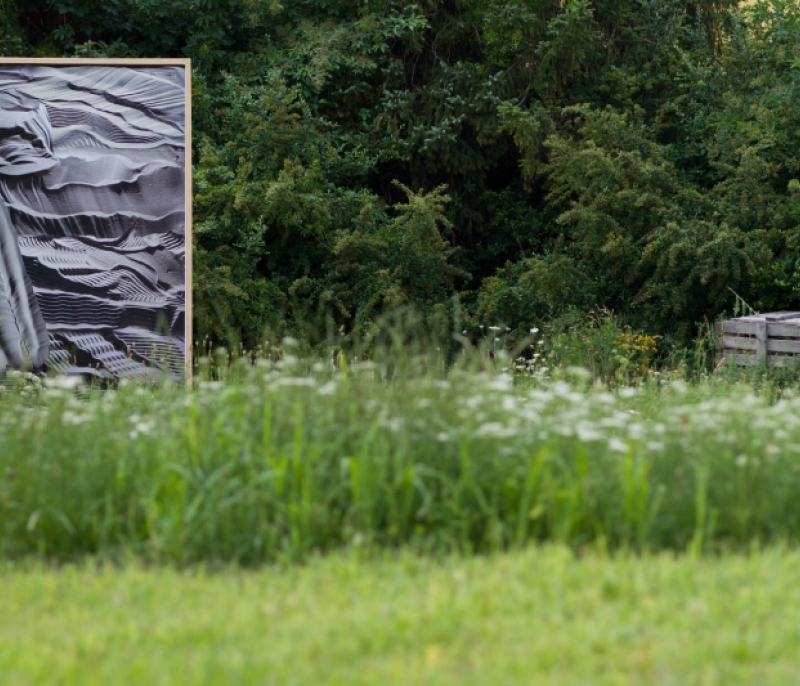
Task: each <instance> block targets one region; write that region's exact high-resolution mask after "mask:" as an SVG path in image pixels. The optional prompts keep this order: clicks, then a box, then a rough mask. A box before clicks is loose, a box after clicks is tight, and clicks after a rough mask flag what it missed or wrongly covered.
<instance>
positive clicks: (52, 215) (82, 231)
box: [0, 58, 192, 380]
mask: <svg viewBox="0 0 800 686" xmlns="http://www.w3.org/2000/svg"><path fill="white" fill-rule="evenodd" d="M190 91H191V67H190V63H189V61H188V60H95V59H69V60H38V59H4V58H0V374H2V373H3V372H4V371H5V370H6V369H14V368H16V369H24V370H30V371H35V372H56V373H66V374H80V375H90V376H93V377H99V378H100V379H109V380H110V379H119V378H143V379H148V378H158V377H162V376H164V375H165V374H166V375H170V376H172V377H175V378H182V377H184V376H185V375H186V374H187V372H188V371H189V370H188V367H187V360H188V359H189V358H190V355H188V354H187V346H189V350H190V349H191V348H190V346H191V340H192V336H191V321H192V317H191V293H192V283H191V273H192V272H191V246H192V241H191V109H190V103H191V99H190V98H191V92H190Z"/></svg>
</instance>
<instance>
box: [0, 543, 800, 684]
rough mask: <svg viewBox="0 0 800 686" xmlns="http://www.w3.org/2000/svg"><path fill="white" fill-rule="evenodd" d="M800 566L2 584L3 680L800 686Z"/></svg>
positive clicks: (383, 571)
mask: <svg viewBox="0 0 800 686" xmlns="http://www.w3.org/2000/svg"><path fill="white" fill-rule="evenodd" d="M798 568H800V553H796V552H779V551H776V550H772V551H768V552H761V553H756V554H753V555H751V556H740V555H729V556H723V557H718V558H715V557H710V556H704V557H699V558H693V557H690V556H686V555H683V556H678V557H676V556H674V555H668V554H664V555H659V556H644V557H635V556H626V555H620V556H617V557H615V558H611V557H610V556H608V555H605V554H600V553H589V554H586V555H583V556H581V557H580V558H576V557H575V555H574V554H573V553H571V552H569V551H568V550H567V549H566V548H563V547H552V546H546V547H541V548H537V549H531V550H528V551H525V552H517V553H506V554H502V555H490V556H485V557H472V558H463V557H449V558H445V559H443V560H439V561H435V560H432V559H430V558H421V557H418V556H413V555H411V554H409V553H402V554H400V555H399V556H394V557H392V556H384V557H380V558H378V559H377V560H376V559H374V558H373V559H372V560H371V561H363V560H362V561H359V559H358V555H357V554H354V553H352V552H350V553H338V554H336V555H334V556H332V557H329V558H325V559H319V558H317V559H312V560H311V561H310V562H309V563H308V564H307V565H303V566H292V567H286V568H284V570H283V571H281V570H280V569H279V568H276V567H267V568H262V569H261V570H259V571H243V572H239V571H233V570H231V569H230V568H229V569H228V571H223V572H216V573H204V572H202V571H198V570H197V568H195V569H194V571H189V572H186V571H183V572H181V571H175V570H174V569H173V568H170V567H166V566H159V567H155V568H150V569H144V568H141V567H138V566H136V565H132V564H128V565H126V566H124V567H123V568H121V569H119V568H116V569H114V568H108V567H106V568H104V569H101V570H98V569H95V568H92V567H91V565H85V566H84V567H83V568H75V567H66V568H62V569H60V570H58V571H54V570H53V569H47V568H45V567H43V566H41V565H40V563H36V564H35V565H34V566H33V567H31V566H25V565H23V566H22V567H19V566H18V567H16V568H14V567H10V566H8V563H6V567H5V568H3V569H2V570H1V571H0V675H2V683H4V684H9V685H15V686H16V685H20V686H22V685H24V684H35V685H36V686H40V685H44V684H63V685H67V684H80V685H81V686H88V685H90V684H103V685H106V684H115V685H121V684H146V685H147V686H155V685H157V684H237V685H238V684H282V685H283V684H285V685H287V686H288V685H290V684H309V685H314V686H317V685H319V684H348V685H350V684H370V685H372V684H376V685H377V684H404V685H406V684H425V685H426V686H427V685H431V684H459V685H463V684H481V685H488V684H558V685H559V686H563V685H567V684H581V685H582V686H583V685H586V684H591V685H598V686H599V685H605V684H608V685H611V684H614V685H616V684H665V685H666V684H676V685H678V684H680V685H681V686H683V685H690V684H704V685H705V684H724V685H725V686H729V685H731V684H759V685H762V684H791V683H796V680H797V674H798V668H800V621H798V607H800V585H798V584H797V569H798Z"/></svg>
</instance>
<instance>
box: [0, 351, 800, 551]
mask: <svg viewBox="0 0 800 686" xmlns="http://www.w3.org/2000/svg"><path fill="white" fill-rule="evenodd" d="M425 360H427V361H425ZM501 364H502V363H501ZM569 373H570V374H572V376H571V378H567V377H564V378H562V379H554V378H553V377H552V376H547V375H542V374H534V376H533V378H527V377H526V378H522V379H521V380H520V379H517V380H516V381H515V379H514V378H513V377H511V376H509V374H508V373H503V372H501V371H487V370H486V369H484V370H474V369H473V370H470V368H469V365H460V366H459V365H455V366H451V367H448V368H445V366H444V365H443V364H441V361H440V360H436V359H434V360H433V361H431V359H430V358H425V357H424V356H423V357H420V358H416V361H414V359H411V358H409V359H406V360H405V361H404V362H403V363H402V364H400V363H398V364H396V365H394V366H393V367H391V368H389V367H387V366H385V365H381V364H375V363H359V364H347V363H346V362H345V360H343V359H342V360H340V363H339V364H337V365H331V364H330V363H328V362H325V363H322V362H313V361H306V360H298V359H295V358H293V357H292V356H290V355H286V356H284V357H283V358H282V359H280V360H278V361H268V360H263V359H262V360H260V361H258V362H257V363H256V364H255V365H251V364H250V363H237V364H234V365H233V366H232V367H230V368H229V369H228V371H227V378H226V379H224V380H209V378H210V376H209V375H208V374H205V378H206V380H202V378H201V379H200V380H198V381H197V382H196V384H195V388H194V389H193V390H186V389H185V388H182V387H180V386H177V385H174V384H168V383H167V384H164V385H160V386H157V387H142V386H136V385H125V384H123V385H121V386H120V388H118V389H116V390H106V391H96V390H91V389H88V388H84V387H78V388H72V387H71V382H69V381H64V380H59V379H55V380H51V381H49V382H48V381H45V382H44V384H43V385H41V384H40V383H39V382H38V380H32V379H30V378H28V379H26V378H24V377H17V381H16V387H13V388H12V387H8V386H7V387H6V389H5V391H4V392H2V393H0V555H3V556H5V557H19V556H30V555H39V556H44V557H46V558H49V559H56V560H66V559H74V558H76V557H80V556H84V555H100V556H109V557H116V556H121V555H129V554H133V555H135V556H138V557H142V558H145V559H148V560H152V561H171V562H175V563H178V564H184V563H192V562H195V561H199V560H209V561H214V560H218V561H236V562H238V563H241V564H258V563H262V562H268V561H281V560H285V561H291V560H297V559H302V558H303V557H304V556H306V555H308V554H309V553H311V552H312V551H318V552H324V551H329V550H331V549H334V548H337V547H340V546H361V547H365V548H370V547H394V546H411V547H413V548H416V549H419V550H422V551H430V552H452V551H459V552H465V553H471V552H481V551H491V550H498V549H507V548H516V547H523V546H526V545H528V544H531V543H532V542H538V541H558V542H563V543H566V544H569V545H572V546H577V547H580V546H600V547H603V548H608V549H618V548H626V549H634V550H640V549H649V550H661V549H675V550H686V549H690V550H693V551H696V552H700V551H702V550H716V549H727V548H736V549H746V548H749V547H750V546H751V545H753V544H754V543H759V542H760V543H771V542H775V541H780V542H786V543H794V542H796V541H800V398H796V397H794V396H793V395H792V393H791V391H787V392H785V393H783V397H782V398H781V399H779V400H778V401H777V402H771V400H770V399H769V398H767V397H765V395H764V394H758V393H756V391H754V390H753V387H752V386H749V385H745V384H737V383H734V382H732V381H730V380H725V379H716V378H709V379H706V380H704V381H700V382H697V383H695V384H693V385H687V384H686V383H685V382H684V381H681V380H678V379H675V380H665V379H664V377H659V376H655V375H647V376H646V377H644V378H643V379H641V380H639V381H638V382H637V384H635V385H632V386H622V387H619V388H616V389H613V390H609V389H608V388H607V387H605V386H601V385H598V384H595V383H592V380H591V379H588V378H585V377H586V373H585V372H583V371H582V370H579V369H576V370H570V372H569ZM203 376H204V375H203V373H202V370H201V374H200V377H203ZM223 376H225V375H223Z"/></svg>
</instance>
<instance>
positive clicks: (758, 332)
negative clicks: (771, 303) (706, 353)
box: [715, 312, 800, 367]
mask: <svg viewBox="0 0 800 686" xmlns="http://www.w3.org/2000/svg"><path fill="white" fill-rule="evenodd" d="M715 328H716V331H717V333H718V334H721V335H720V336H719V338H718V339H717V348H719V349H720V351H721V353H720V356H719V359H721V360H724V361H726V362H731V361H732V362H733V363H734V364H740V365H754V364H766V365H767V366H768V367H786V366H788V365H792V364H797V363H798V362H800V312H767V313H765V314H753V315H748V316H746V317H737V318H736V319H730V320H728V321H726V322H717V324H716V326H715Z"/></svg>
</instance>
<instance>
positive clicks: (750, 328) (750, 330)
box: [722, 321, 780, 336]
mask: <svg viewBox="0 0 800 686" xmlns="http://www.w3.org/2000/svg"><path fill="white" fill-rule="evenodd" d="M757 324H758V322H733V321H732V322H723V324H722V328H723V331H724V332H725V333H743V334H745V335H746V336H755V335H756V326H757ZM772 326H780V324H773V325H772Z"/></svg>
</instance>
